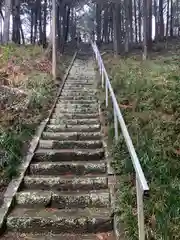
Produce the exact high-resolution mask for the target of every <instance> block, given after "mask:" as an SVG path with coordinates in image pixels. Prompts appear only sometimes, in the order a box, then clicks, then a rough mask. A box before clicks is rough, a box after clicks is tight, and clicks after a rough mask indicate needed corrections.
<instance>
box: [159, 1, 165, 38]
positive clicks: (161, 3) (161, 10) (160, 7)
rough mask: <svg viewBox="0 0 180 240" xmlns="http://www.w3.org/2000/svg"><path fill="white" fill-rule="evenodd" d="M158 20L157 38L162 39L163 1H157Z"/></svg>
mask: <svg viewBox="0 0 180 240" xmlns="http://www.w3.org/2000/svg"><path fill="white" fill-rule="evenodd" d="M159 19H160V32H159V34H160V35H159V38H163V37H164V16H163V0H159Z"/></svg>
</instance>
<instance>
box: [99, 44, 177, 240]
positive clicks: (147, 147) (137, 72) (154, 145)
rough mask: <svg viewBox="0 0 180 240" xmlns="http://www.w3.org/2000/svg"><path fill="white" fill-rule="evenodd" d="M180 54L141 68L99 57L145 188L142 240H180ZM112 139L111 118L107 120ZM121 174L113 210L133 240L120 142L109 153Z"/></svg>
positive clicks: (127, 163) (132, 61) (128, 176)
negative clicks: (116, 101) (140, 167)
mask: <svg viewBox="0 0 180 240" xmlns="http://www.w3.org/2000/svg"><path fill="white" fill-rule="evenodd" d="M179 53H180V49H179V48H178V47H177V48H176V50H175V51H174V52H172V51H171V52H169V53H168V52H166V55H156V56H153V55H152V58H151V59H149V60H147V61H145V62H142V61H141V56H140V55H139V56H138V55H137V54H135V55H134V56H131V57H126V58H124V57H118V58H114V57H113V55H111V54H106V55H104V56H103V57H104V60H105V65H106V68H107V70H108V73H109V76H111V78H112V79H111V82H112V85H113V89H114V91H115V94H116V97H117V100H118V103H119V106H120V108H121V110H122V113H123V116H124V118H125V121H126V124H127V126H128V129H129V133H130V135H131V137H132V140H133V143H134V146H135V149H136V151H137V154H138V157H139V160H140V163H141V165H142V168H143V171H144V173H145V176H146V178H147V180H148V183H149V186H150V196H149V198H147V199H145V224H146V234H147V239H149V240H150V239H151V240H152V239H154V240H162V239H163V240H170V239H180V221H179V220H180V211H179V209H180V195H179V192H180V187H179V186H180V161H179V159H180V54H179ZM108 119H109V122H110V128H109V135H110V136H111V137H112V136H113V132H114V129H113V112H112V111H110V114H109V116H108ZM112 154H113V157H114V160H113V166H114V168H115V170H116V172H117V173H119V174H120V188H119V199H118V208H119V209H118V210H119V216H120V220H121V222H123V223H124V224H123V227H125V229H124V232H125V234H126V237H127V239H128V240H131V239H133V240H135V239H138V228H137V210H136V209H137V208H136V194H135V175H134V170H133V167H132V163H131V160H130V158H129V155H128V153H127V149H126V147H125V145H124V141H123V138H122V136H120V139H119V142H118V144H117V145H116V146H115V147H113V149H112Z"/></svg>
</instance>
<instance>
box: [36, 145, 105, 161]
mask: <svg viewBox="0 0 180 240" xmlns="http://www.w3.org/2000/svg"><path fill="white" fill-rule="evenodd" d="M103 157H104V149H103V148H98V149H38V150H36V152H35V154H34V158H35V159H36V160H38V161H56V162H58V161H59V160H60V159H61V160H62V159H63V160H65V161H71V160H74V161H78V160H84V159H86V161H89V160H100V159H102V158H103Z"/></svg>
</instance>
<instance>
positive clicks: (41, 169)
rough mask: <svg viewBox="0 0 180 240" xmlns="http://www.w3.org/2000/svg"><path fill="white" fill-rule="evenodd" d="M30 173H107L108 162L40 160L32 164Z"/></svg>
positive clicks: (56, 174) (54, 174) (58, 174)
mask: <svg viewBox="0 0 180 240" xmlns="http://www.w3.org/2000/svg"><path fill="white" fill-rule="evenodd" d="M29 168H30V170H29V171H30V174H32V175H53V176H60V175H68V176H70V175H73V174H74V175H77V176H80V175H86V174H98V173H100V174H101V173H106V162H105V160H101V161H96V160H94V161H92V162H85V161H81V162H77V161H75V162H67V161H66V162H46V161H44V162H38V163H32V164H31V165H30V167H29Z"/></svg>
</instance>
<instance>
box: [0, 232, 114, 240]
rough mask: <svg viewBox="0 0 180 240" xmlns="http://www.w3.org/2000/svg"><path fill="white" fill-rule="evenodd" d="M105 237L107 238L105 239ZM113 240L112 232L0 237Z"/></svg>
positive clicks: (13, 239) (7, 236) (12, 239)
mask: <svg viewBox="0 0 180 240" xmlns="http://www.w3.org/2000/svg"><path fill="white" fill-rule="evenodd" d="M106 237H107V238H106ZM101 239H102V240H115V237H114V234H113V232H108V233H97V234H93V233H89V234H52V233H51V232H49V233H44V234H43V233H42V234H32V233H26V234H24V233H17V232H16V233H15V232H9V233H6V234H5V235H3V236H2V237H1V240H101Z"/></svg>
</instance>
